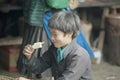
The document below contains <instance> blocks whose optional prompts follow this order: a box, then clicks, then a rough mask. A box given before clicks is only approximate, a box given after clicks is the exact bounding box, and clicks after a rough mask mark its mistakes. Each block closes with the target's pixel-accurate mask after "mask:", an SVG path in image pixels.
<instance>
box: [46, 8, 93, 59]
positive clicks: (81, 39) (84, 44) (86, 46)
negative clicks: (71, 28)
mask: <svg viewBox="0 0 120 80" xmlns="http://www.w3.org/2000/svg"><path fill="white" fill-rule="evenodd" d="M61 10H63V11H64V10H65V11H68V12H71V10H70V8H65V9H61ZM52 15H53V13H52V12H48V13H46V14H45V15H44V29H45V31H46V33H47V36H48V39H49V40H50V41H51V42H52V39H51V35H50V31H49V27H48V20H49V19H50V17H51V16H52ZM77 42H78V44H79V45H80V46H82V47H83V48H84V49H85V50H87V51H88V54H89V55H90V58H93V57H94V54H93V51H92V49H91V48H90V46H89V44H88V42H87V41H86V39H85V37H84V35H83V34H82V32H81V33H80V34H79V35H78V36H77Z"/></svg>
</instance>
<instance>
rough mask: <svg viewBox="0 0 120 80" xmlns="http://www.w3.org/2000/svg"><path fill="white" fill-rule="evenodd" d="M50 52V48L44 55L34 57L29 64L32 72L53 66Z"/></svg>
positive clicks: (39, 71)
mask: <svg viewBox="0 0 120 80" xmlns="http://www.w3.org/2000/svg"><path fill="white" fill-rule="evenodd" d="M50 54H51V53H50V52H49V50H48V51H46V52H45V53H44V54H43V56H42V57H39V58H36V57H32V58H31V59H30V61H29V62H28V64H27V66H28V68H29V69H31V72H33V73H36V74H38V73H42V72H43V71H45V70H46V69H48V68H49V67H50V66H51V60H50V56H51V55H50Z"/></svg>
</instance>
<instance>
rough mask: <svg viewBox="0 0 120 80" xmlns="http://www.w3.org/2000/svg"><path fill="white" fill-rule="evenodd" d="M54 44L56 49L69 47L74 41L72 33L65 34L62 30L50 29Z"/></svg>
mask: <svg viewBox="0 0 120 80" xmlns="http://www.w3.org/2000/svg"><path fill="white" fill-rule="evenodd" d="M50 32H51V37H52V40H53V44H54V46H55V47H56V48H59V47H64V46H66V45H68V44H69V43H70V42H71V40H72V33H67V34H64V33H63V32H62V31H60V30H56V29H50Z"/></svg>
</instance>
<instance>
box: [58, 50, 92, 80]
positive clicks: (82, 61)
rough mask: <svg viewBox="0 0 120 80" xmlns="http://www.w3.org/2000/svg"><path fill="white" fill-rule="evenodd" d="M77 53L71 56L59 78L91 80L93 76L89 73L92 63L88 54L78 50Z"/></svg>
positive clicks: (64, 79) (63, 79) (61, 79)
mask: <svg viewBox="0 0 120 80" xmlns="http://www.w3.org/2000/svg"><path fill="white" fill-rule="evenodd" d="M75 53H76V54H75V55H72V56H71V55H70V56H69V59H68V60H67V64H66V69H65V71H64V72H63V73H62V76H61V77H60V78H58V79H57V80H79V79H80V80H91V76H90V75H89V73H90V70H91V66H90V65H91V63H90V59H89V56H88V54H87V53H85V54H80V53H84V52H80V51H76V52H75ZM83 75H85V76H83ZM82 78H83V79H82Z"/></svg>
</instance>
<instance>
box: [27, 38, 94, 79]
mask: <svg viewBox="0 0 120 80" xmlns="http://www.w3.org/2000/svg"><path fill="white" fill-rule="evenodd" d="M56 50H57V48H55V47H54V46H53V45H52V46H51V47H50V48H49V49H48V51H47V52H45V53H44V54H43V56H42V57H41V58H39V59H35V58H33V57H32V58H31V60H30V61H29V63H28V65H29V66H32V67H31V71H32V72H34V73H42V72H43V71H44V70H46V69H47V68H49V67H51V69H52V76H54V77H55V80H92V79H91V61H90V57H89V54H88V53H87V51H86V50H85V49H84V48H82V47H80V45H78V43H77V42H76V39H74V40H73V41H72V42H71V43H70V44H69V45H68V48H67V50H66V51H65V52H64V54H63V57H64V59H63V60H62V61H60V62H59V63H58V62H57V53H56ZM33 60H34V61H35V62H34V61H33Z"/></svg>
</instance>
